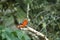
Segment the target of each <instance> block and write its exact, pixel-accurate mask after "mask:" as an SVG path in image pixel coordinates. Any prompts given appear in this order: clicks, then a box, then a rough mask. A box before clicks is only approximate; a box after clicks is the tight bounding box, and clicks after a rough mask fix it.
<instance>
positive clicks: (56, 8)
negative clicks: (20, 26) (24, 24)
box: [0, 0, 60, 40]
mask: <svg viewBox="0 0 60 40" xmlns="http://www.w3.org/2000/svg"><path fill="white" fill-rule="evenodd" d="M28 5H29V11H28V8H27V7H28ZM27 11H28V13H29V14H28V17H27ZM13 15H16V19H17V21H18V23H21V22H22V21H23V20H24V19H26V18H27V19H28V18H29V19H30V22H29V23H28V26H30V27H32V28H34V29H35V30H37V31H39V32H41V33H43V34H44V35H46V37H48V39H49V40H60V0H0V40H37V39H36V38H35V37H33V36H30V35H29V34H28V33H27V32H26V31H23V30H20V29H18V28H16V25H15V23H14V18H13ZM38 38H39V36H38ZM38 40H43V39H41V38H39V39H38Z"/></svg>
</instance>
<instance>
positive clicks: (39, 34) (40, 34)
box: [21, 27, 49, 40]
mask: <svg viewBox="0 0 60 40" xmlns="http://www.w3.org/2000/svg"><path fill="white" fill-rule="evenodd" d="M21 30H25V31H31V32H33V33H35V34H36V35H37V36H41V37H42V38H44V39H45V40H49V39H48V38H47V37H46V36H45V35H44V34H42V33H41V32H38V31H36V30H35V29H33V28H31V27H27V28H21Z"/></svg>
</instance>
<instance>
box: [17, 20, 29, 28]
mask: <svg viewBox="0 0 60 40" xmlns="http://www.w3.org/2000/svg"><path fill="white" fill-rule="evenodd" d="M27 25H28V20H27V19H24V20H23V22H22V23H20V24H19V25H17V28H25V27H26V26H27Z"/></svg>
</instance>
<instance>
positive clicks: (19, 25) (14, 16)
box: [13, 15, 28, 29]
mask: <svg viewBox="0 0 60 40" xmlns="http://www.w3.org/2000/svg"><path fill="white" fill-rule="evenodd" d="M13 18H14V23H15V25H16V27H17V28H19V29H20V28H25V27H26V26H27V25H28V20H27V19H24V20H23V22H22V23H20V24H19V23H18V21H17V17H16V15H13Z"/></svg>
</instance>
